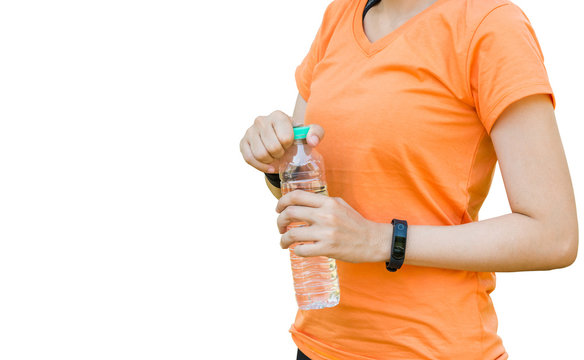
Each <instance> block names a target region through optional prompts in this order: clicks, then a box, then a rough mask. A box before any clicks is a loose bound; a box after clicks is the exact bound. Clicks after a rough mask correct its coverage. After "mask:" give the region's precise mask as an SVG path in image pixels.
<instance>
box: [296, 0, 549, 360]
mask: <svg viewBox="0 0 584 360" xmlns="http://www.w3.org/2000/svg"><path fill="white" fill-rule="evenodd" d="M366 2H367V0H335V1H333V2H332V3H331V4H330V5H329V6H328V8H327V10H326V12H325V15H324V19H323V22H322V25H321V27H320V29H319V31H318V33H317V35H316V38H315V40H314V42H313V44H312V46H311V48H310V51H309V53H308V55H307V56H306V57H305V58H304V60H303V62H302V64H301V65H300V66H299V67H298V68H297V70H296V81H297V85H298V89H299V92H300V94H301V96H302V97H303V98H304V99H306V100H307V102H308V105H307V108H306V115H305V123H306V124H311V123H317V124H320V125H322V126H323V127H324V129H325V131H326V136H325V138H324V139H323V141H322V143H321V144H320V145H319V146H318V150H319V152H320V153H321V154H322V155H323V156H324V159H325V168H326V176H327V180H328V189H329V194H330V196H338V197H342V198H343V199H344V200H345V201H347V203H349V204H350V205H351V206H352V207H353V208H354V209H355V210H357V211H358V212H359V213H360V214H362V215H363V216H364V217H365V218H367V219H370V220H373V221H376V222H390V221H391V219H393V218H398V219H406V220H407V221H408V223H409V224H412V225H445V226H446V225H458V224H462V223H467V222H471V221H477V219H478V211H479V208H480V207H481V205H482V203H483V201H484V199H485V197H486V195H487V193H488V190H489V187H490V184H491V179H492V176H493V169H494V167H495V163H496V161H497V158H496V154H495V151H494V149H493V145H492V142H491V138H490V136H489V134H490V131H491V128H492V126H493V124H494V122H495V121H496V119H497V118H498V117H499V115H500V114H501V112H502V111H503V110H504V109H505V108H506V107H507V106H509V105H510V104H511V103H513V102H515V101H517V100H519V99H521V98H523V97H525V96H528V95H532V94H542V93H543V94H549V95H550V97H551V100H552V101H554V99H553V93H552V89H551V87H550V85H549V81H548V77H547V73H546V70H545V67H544V64H543V56H542V53H541V49H540V47H539V44H538V42H537V40H536V37H535V34H534V32H533V29H532V27H531V25H530V23H529V20H528V19H527V18H526V16H525V15H524V14H523V12H522V11H521V10H520V9H519V8H518V7H517V6H516V5H514V4H512V3H510V2H509V1H507V0H437V1H436V2H435V3H433V4H432V5H431V6H430V7H428V8H427V9H425V10H424V11H423V12H421V13H420V14H418V15H416V16H415V17H413V18H412V19H410V20H409V21H408V22H406V23H405V24H404V25H402V26H401V27H400V28H398V29H397V30H395V31H393V32H392V33H390V34H388V35H386V36H385V37H383V38H381V39H380V40H378V41H375V42H374V43H371V42H370V41H369V40H368V39H367V37H366V35H365V33H364V30H363V25H362V14H363V9H364V7H365V4H366ZM468 241H473V239H472V238H469V239H468ZM406 252H407V249H406ZM337 265H338V276H339V283H340V291H341V299H340V303H339V305H337V306H335V307H333V308H327V309H322V310H306V311H304V310H299V311H298V313H297V316H296V320H295V322H294V324H293V325H292V327H291V328H290V332H291V333H292V337H293V340H294V342H295V343H296V345H297V346H298V347H299V348H300V350H302V351H303V352H304V353H305V354H306V355H308V356H309V357H310V358H311V359H313V360H323V359H327V360H329V359H343V360H345V359H346V360H349V359H351V360H353V359H355V360H357V359H359V360H365V359H392V360H397V359H441V360H443V359H448V360H457V359H460V360H469V359H488V360H492V359H507V353H506V352H505V349H504V347H503V344H502V341H501V339H500V338H499V337H498V336H497V317H496V314H495V310H494V308H493V303H492V302H491V298H490V296H489V293H490V292H491V291H493V289H494V288H495V274H494V273H490V272H470V271H457V270H446V269H438V268H429V267H418V266H412V265H407V264H405V265H404V266H403V267H402V268H401V269H400V270H398V271H397V272H395V273H390V272H388V271H387V270H386V269H385V264H384V263H381V262H377V263H360V264H353V263H347V262H343V261H337Z"/></svg>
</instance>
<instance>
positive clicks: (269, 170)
mask: <svg viewBox="0 0 584 360" xmlns="http://www.w3.org/2000/svg"><path fill="white" fill-rule="evenodd" d="M275 172H276V169H274V168H273V167H271V166H270V167H269V168H268V173H270V174H273V173H275Z"/></svg>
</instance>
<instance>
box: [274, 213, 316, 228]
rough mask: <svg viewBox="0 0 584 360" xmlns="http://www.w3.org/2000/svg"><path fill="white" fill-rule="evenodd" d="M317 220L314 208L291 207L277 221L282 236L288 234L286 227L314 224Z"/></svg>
mask: <svg viewBox="0 0 584 360" xmlns="http://www.w3.org/2000/svg"><path fill="white" fill-rule="evenodd" d="M314 218H315V212H314V208H309V207H304V206H289V207H287V208H286V210H284V211H282V213H281V214H280V215H279V216H278V219H277V221H276V223H277V225H278V230H279V231H280V234H283V233H285V232H286V227H287V226H288V225H290V224H291V223H295V222H304V223H307V224H312V223H313V219H314Z"/></svg>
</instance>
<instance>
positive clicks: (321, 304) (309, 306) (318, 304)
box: [298, 297, 339, 310]
mask: <svg viewBox="0 0 584 360" xmlns="http://www.w3.org/2000/svg"><path fill="white" fill-rule="evenodd" d="M338 304H339V298H338V297H337V298H333V299H330V300H328V301H317V302H313V303H310V304H306V305H302V306H299V307H298V308H299V309H300V310H317V309H325V308H330V307H334V306H337V305H338Z"/></svg>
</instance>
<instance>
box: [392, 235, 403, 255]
mask: <svg viewBox="0 0 584 360" xmlns="http://www.w3.org/2000/svg"><path fill="white" fill-rule="evenodd" d="M405 250H406V238H404V237H401V236H396V237H395V243H394V244H393V253H392V254H391V257H392V258H394V259H396V260H403V258H404V255H405Z"/></svg>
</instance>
